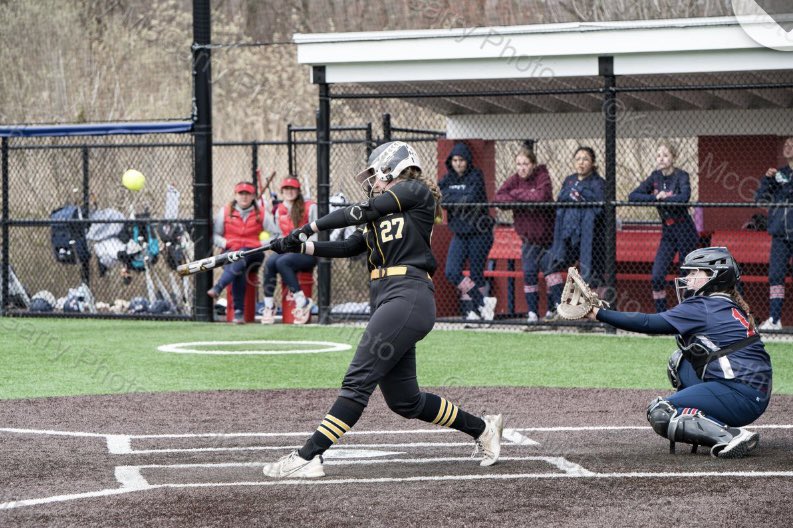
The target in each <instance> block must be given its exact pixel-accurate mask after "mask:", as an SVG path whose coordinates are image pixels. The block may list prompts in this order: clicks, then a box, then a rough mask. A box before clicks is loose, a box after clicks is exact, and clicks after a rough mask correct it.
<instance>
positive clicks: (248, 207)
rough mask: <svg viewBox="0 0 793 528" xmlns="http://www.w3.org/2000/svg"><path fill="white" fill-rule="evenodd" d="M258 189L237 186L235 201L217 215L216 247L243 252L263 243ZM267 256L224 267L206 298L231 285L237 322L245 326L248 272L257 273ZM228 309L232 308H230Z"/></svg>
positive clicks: (235, 188) (257, 256) (250, 258)
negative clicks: (257, 196) (257, 198)
mask: <svg viewBox="0 0 793 528" xmlns="http://www.w3.org/2000/svg"><path fill="white" fill-rule="evenodd" d="M255 196H256V189H255V188H254V186H253V184H252V183H249V182H245V181H243V182H239V183H238V184H237V185H235V186H234V200H232V201H231V202H229V203H228V204H227V205H226V206H225V207H223V208H222V209H221V210H220V211H218V212H217V214H216V215H215V221H214V229H213V231H214V236H213V240H214V244H215V246H217V247H219V248H220V249H222V250H223V252H224V253H226V252H229V251H241V250H246V249H253V248H255V247H257V246H260V245H261V244H262V240H261V234H262V231H264V230H265V213H264V211H262V210H261V208H260V207H259V206H258V204H257V203H256V201H255ZM263 260H264V255H263V254H261V253H259V254H256V255H250V256H248V257H245V258H244V259H241V260H238V261H236V262H234V263H232V264H229V265H228V266H225V267H224V268H223V273H222V275H221V276H220V279H219V280H218V281H217V282H216V283H215V285H214V286H213V287H212V288H211V289H210V290H209V291H208V292H207V295H209V296H210V297H212V298H213V299H217V298H218V297H219V296H220V292H222V291H223V290H224V289H225V288H226V287H227V286H228V285H229V284H230V285H231V293H232V297H234V307H233V309H234V323H235V324H243V323H245V319H244V314H243V308H244V307H245V288H246V287H247V285H248V273H249V272H250V271H253V270H258V269H259V267H261V265H262V261H263ZM227 309H229V310H230V309H232V307H231V306H229V307H228V308H227Z"/></svg>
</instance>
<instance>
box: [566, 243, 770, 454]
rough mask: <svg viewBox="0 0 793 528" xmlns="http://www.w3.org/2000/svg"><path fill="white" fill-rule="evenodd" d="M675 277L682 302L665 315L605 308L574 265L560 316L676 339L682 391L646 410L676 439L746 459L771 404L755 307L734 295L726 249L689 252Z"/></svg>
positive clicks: (673, 360) (675, 368)
mask: <svg viewBox="0 0 793 528" xmlns="http://www.w3.org/2000/svg"><path fill="white" fill-rule="evenodd" d="M680 269H681V272H682V273H686V276H685V277H682V278H679V279H676V281H675V289H676V291H677V298H678V301H679V302H680V303H679V304H678V305H677V306H675V307H674V308H672V309H671V310H668V311H666V312H663V313H660V314H645V313H640V312H620V311H617V310H610V309H608V308H606V307H605V305H604V303H603V301H601V300H600V299H598V297H597V295H595V294H593V293H592V292H591V290H590V289H589V287H588V286H587V285H586V283H584V282H583V280H581V278H580V276H579V275H578V273H577V272H576V270H575V268H570V272H569V274H568V278H567V283H566V284H565V289H564V292H563V295H562V303H561V304H560V305H559V309H558V310H559V311H558V313H559V315H561V316H562V317H565V318H568V319H575V318H583V317H586V318H587V319H592V320H598V321H602V322H604V323H608V324H610V325H612V326H614V327H616V328H619V329H622V330H628V331H631V332H640V333H643V334H677V337H676V339H677V344H678V347H679V349H678V350H676V351H675V352H674V353H673V354H672V356H671V357H670V358H669V365H668V369H667V374H668V376H669V380H670V381H671V383H672V386H673V387H674V388H675V389H677V392H675V393H674V394H672V395H670V396H667V397H658V398H656V399H655V400H654V401H653V402H651V403H650V405H649V407H648V408H647V420H648V421H649V422H650V425H651V426H652V427H653V429H654V430H655V432H656V433H658V434H659V435H661V436H663V437H665V438H667V439H669V442H670V451H671V452H674V446H675V442H684V443H687V444H692V445H693V448H692V452H695V451H696V449H697V446H698V445H702V446H707V447H709V448H710V454H711V455H712V456H714V457H718V458H741V457H743V456H744V455H746V454H747V453H749V452H750V451H751V450H752V449H754V448H755V447H757V444H758V441H759V434H758V433H756V432H752V431H749V430H747V429H744V428H743V426H745V425H748V424H750V423H752V422H754V421H755V420H757V419H758V418H759V417H760V416H761V415H762V414H763V413H764V412H765V410H766V408H767V407H768V403H769V400H770V396H771V359H770V358H769V356H768V354H767V353H766V351H765V346H764V345H763V342H762V341H761V340H760V335H759V334H758V332H757V327H756V325H755V321H754V317H753V316H752V313H751V309H750V308H749V306H748V305H747V304H746V301H744V299H743V297H741V295H740V294H739V293H738V291H737V290H736V287H735V286H736V284H737V282H738V279H739V278H740V270H739V268H738V265H737V264H736V263H735V260H734V259H733V257H732V255H731V254H730V252H729V251H728V250H727V248H723V247H710V248H704V249H697V250H695V251H692V252H691V253H689V254H688V255H687V256H686V258H685V260H684V262H683V264H682V265H681V266H680Z"/></svg>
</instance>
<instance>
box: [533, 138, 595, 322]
mask: <svg viewBox="0 0 793 528" xmlns="http://www.w3.org/2000/svg"><path fill="white" fill-rule="evenodd" d="M573 166H574V167H575V171H576V172H575V173H573V174H571V175H570V176H568V177H567V178H565V180H564V182H563V183H562V188H561V190H560V191H559V197H558V199H557V201H558V202H560V203H563V204H564V203H570V204H572V203H581V202H602V201H603V199H604V190H605V185H606V181H605V180H604V179H603V178H602V177H601V176H600V174H598V172H597V166H596V165H595V151H594V150H592V148H590V147H579V148H578V150H576V151H575V154H574V156H573ZM602 212H603V207H602V206H601V205H597V206H593V207H581V206H578V207H557V209H556V221H555V222H554V226H553V245H551V249H549V250H548V252H547V253H545V255H543V257H542V261H541V263H540V267H541V269H542V270H543V274H544V275H545V284H546V286H547V287H548V312H547V313H546V314H545V318H546V319H548V320H552V319H555V318H556V306H557V305H558V304H559V301H560V300H561V298H562V289H563V287H564V280H563V278H562V273H561V272H562V271H563V270H565V269H566V268H567V267H568V266H571V265H573V264H575V262H576V260H578V266H579V270H580V272H581V277H583V279H584V280H585V281H586V282H587V283H589V284H590V285H592V286H593V287H597V286H598V285H599V284H598V281H599V277H596V273H595V271H596V269H599V268H600V266H598V265H597V263H598V260H602V257H603V255H597V254H595V251H594V248H596V247H600V246H601V244H599V241H600V239H601V238H602V235H603V230H602V226H601V225H600V222H601V217H602V214H601V213H602Z"/></svg>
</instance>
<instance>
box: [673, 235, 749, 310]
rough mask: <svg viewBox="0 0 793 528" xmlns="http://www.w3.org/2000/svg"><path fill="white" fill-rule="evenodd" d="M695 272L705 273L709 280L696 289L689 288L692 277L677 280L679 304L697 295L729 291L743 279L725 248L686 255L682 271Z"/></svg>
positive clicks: (710, 248)
mask: <svg viewBox="0 0 793 528" xmlns="http://www.w3.org/2000/svg"><path fill="white" fill-rule="evenodd" d="M694 270H703V271H705V272H706V273H707V274H708V280H707V281H705V284H703V285H702V286H700V287H699V288H696V289H695V288H694V286H693V285H692V286H689V280H690V277H680V278H677V279H675V291H676V293H677V300H678V301H679V302H683V301H684V300H685V299H687V298H689V297H692V296H695V295H707V294H710V293H714V292H724V291H729V290H731V289H733V288H734V287H735V284H736V283H737V282H738V279H740V278H741V270H740V268H739V267H738V264H737V263H736V262H735V259H734V258H732V255H731V254H730V252H729V250H728V249H727V248H725V247H709V248H702V249H697V250H695V251H692V252H691V253H689V254H688V255H686V258H685V260H684V261H683V264H681V265H680V271H681V272H686V273H687V272H690V271H694Z"/></svg>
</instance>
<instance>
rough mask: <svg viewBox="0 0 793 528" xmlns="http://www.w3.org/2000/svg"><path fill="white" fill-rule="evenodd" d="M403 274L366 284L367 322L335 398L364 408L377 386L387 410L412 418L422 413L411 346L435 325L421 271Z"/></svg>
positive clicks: (427, 285)
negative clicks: (368, 306)
mask: <svg viewBox="0 0 793 528" xmlns="http://www.w3.org/2000/svg"><path fill="white" fill-rule="evenodd" d="M409 273H410V274H409V275H404V276H395V277H386V278H383V279H378V280H374V281H372V283H371V285H370V290H369V294H370V302H371V305H372V316H371V318H370V319H369V324H368V325H367V326H366V331H365V332H364V333H363V336H362V337H361V341H360V343H359V344H358V349H357V350H356V351H355V356H354V357H353V359H352V362H351V363H350V367H349V369H348V370H347V374H346V375H345V376H344V381H343V382H342V387H341V391H340V393H339V395H340V396H342V397H344V398H348V399H350V400H353V401H355V402H358V403H360V404H361V405H364V406H365V405H367V404H368V403H369V397H370V396H371V395H372V392H374V389H375V387H377V386H378V385H380V390H381V391H382V392H383V397H384V398H385V400H386V403H387V404H388V406H389V407H390V408H391V409H392V410H394V411H395V412H397V413H400V414H403V415H406V416H410V417H416V416H418V415H419V413H420V412H421V410H422V409H423V408H424V395H423V394H422V393H421V391H420V390H419V385H418V380H417V378H416V343H418V342H419V341H421V340H422V339H423V338H424V336H426V335H427V334H428V333H429V332H430V330H432V327H433V325H434V324H435V287H434V286H433V284H432V281H431V280H430V279H429V278H428V277H427V272H426V271H424V272H421V271H419V270H418V269H416V268H412V267H410V268H409ZM422 275H423V277H422Z"/></svg>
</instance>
